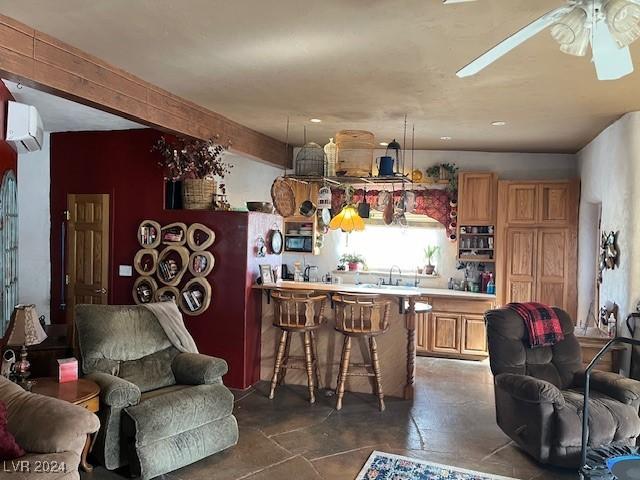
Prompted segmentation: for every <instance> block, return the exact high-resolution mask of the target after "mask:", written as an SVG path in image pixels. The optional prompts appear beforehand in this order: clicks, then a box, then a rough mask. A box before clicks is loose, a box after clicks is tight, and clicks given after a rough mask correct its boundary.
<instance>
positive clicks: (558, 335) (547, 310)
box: [507, 302, 564, 348]
mask: <svg viewBox="0 0 640 480" xmlns="http://www.w3.org/2000/svg"><path fill="white" fill-rule="evenodd" d="M507 308H509V309H510V310H513V311H514V312H516V313H517V314H518V315H520V317H521V318H522V320H523V321H524V324H525V325H526V327H527V331H528V332H529V345H530V346H531V348H536V347H550V346H552V345H555V344H556V343H558V342H560V341H562V340H564V333H562V325H560V319H559V318H558V315H557V314H556V312H555V310H553V308H551V307H550V306H548V305H543V304H541V303H534V302H531V303H509V304H508V305H507Z"/></svg>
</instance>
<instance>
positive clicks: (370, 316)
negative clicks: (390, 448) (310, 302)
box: [332, 293, 391, 412]
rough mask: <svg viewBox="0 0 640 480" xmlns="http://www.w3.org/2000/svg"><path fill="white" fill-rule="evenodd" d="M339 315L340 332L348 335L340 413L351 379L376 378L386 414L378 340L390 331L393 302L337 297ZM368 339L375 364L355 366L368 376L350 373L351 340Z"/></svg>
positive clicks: (342, 363) (376, 297)
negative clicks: (349, 377) (357, 377)
mask: <svg viewBox="0 0 640 480" xmlns="http://www.w3.org/2000/svg"><path fill="white" fill-rule="evenodd" d="M332 298H333V303H334V305H335V311H336V330H337V331H338V332H340V333H342V334H343V335H344V346H343V348H342V358H341V360H340V371H339V373H338V388H337V394H338V400H337V403H336V409H337V410H340V409H341V408H342V398H343V397H344V384H345V381H346V379H347V377H348V376H359V377H363V376H365V377H374V381H375V392H374V393H375V394H376V395H377V396H378V404H379V407H380V411H381V412H383V411H384V408H385V406H384V393H383V391H382V373H381V371H380V361H379V359H378V346H377V344H376V337H377V336H378V335H382V334H383V333H385V332H386V331H387V330H388V329H389V309H390V306H391V302H390V301H389V300H381V297H380V295H369V294H366V295H365V294H356V295H354V294H349V293H337V294H335V295H334V296H333V297H332ZM353 337H356V338H357V337H364V338H368V339H369V353H370V355H371V363H370V364H368V363H362V364H353V365H352V366H353V367H359V368H364V369H365V370H366V372H365V373H349V360H350V357H351V339H352V338H353ZM370 369H371V371H370Z"/></svg>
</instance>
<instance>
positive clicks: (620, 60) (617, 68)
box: [591, 20, 633, 80]
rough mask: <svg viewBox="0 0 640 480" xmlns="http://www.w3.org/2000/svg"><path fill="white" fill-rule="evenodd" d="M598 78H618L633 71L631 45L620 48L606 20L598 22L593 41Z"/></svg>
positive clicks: (592, 46)
mask: <svg viewBox="0 0 640 480" xmlns="http://www.w3.org/2000/svg"><path fill="white" fill-rule="evenodd" d="M591 49H592V50H593V63H594V65H595V67H596V74H597V75H598V80H618V79H620V78H622V77H626V76H627V75H629V74H631V73H633V60H632V59H631V52H630V51H629V47H624V48H618V45H617V43H616V41H615V40H614V38H613V37H612V36H611V33H610V32H609V27H608V26H607V24H606V23H605V22H604V21H602V20H601V21H598V22H596V25H595V29H594V32H593V38H592V41H591Z"/></svg>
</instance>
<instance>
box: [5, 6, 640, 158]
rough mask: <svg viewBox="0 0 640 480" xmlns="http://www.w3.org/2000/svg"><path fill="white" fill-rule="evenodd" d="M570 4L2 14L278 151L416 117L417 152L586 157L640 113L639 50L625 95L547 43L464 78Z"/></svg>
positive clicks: (398, 127) (389, 131)
mask: <svg viewBox="0 0 640 480" xmlns="http://www.w3.org/2000/svg"><path fill="white" fill-rule="evenodd" d="M563 3H565V0H479V1H476V2H465V3H459V4H453V5H443V3H442V0H403V1H398V0H312V1H308V2H305V1H300V0H278V1H265V0H234V1H228V0H227V1H224V0H180V1H175V0H135V1H131V0H102V1H98V0H93V1H87V0H56V1H51V0H19V1H18V0H0V11H1V12H2V13H3V14H5V15H8V16H10V17H13V18H15V19H17V20H19V21H22V22H24V23H26V24H27V25H30V26H32V27H34V28H36V29H38V30H41V31H43V32H45V33H47V34H49V35H52V36H54V37H56V38H58V39H60V40H62V41H65V42H67V43H69V44H70V45H73V46H75V47H77V48H80V49H82V50H84V51H86V52H88V53H91V54H93V55H96V56H97V57H100V58H101V59H104V60H105V61H107V62H109V63H111V64H113V65H115V66H117V67H120V68H123V69H125V70H127V71H129V72H131V73H133V74H135V75H138V76H139V77H141V78H143V79H144V80H146V81H148V82H151V83H154V84H156V85H158V86H160V87H162V88H164V89H166V90H169V91H171V92H173V93H175V94H177V95H180V96H182V97H184V98H187V99H189V100H192V101H193V102H195V103H197V104H199V105H203V106H205V107H208V108H210V109H211V110H214V111H216V112H219V113H221V114H223V115H226V116H227V117H229V118H231V119H232V120H235V121H237V122H239V123H241V124H243V125H246V126H248V127H250V128H253V129H255V130H258V131H260V132H263V133H265V134H267V135H270V136H272V137H274V138H279V139H281V140H284V138H285V123H286V118H287V116H290V117H291V126H292V127H291V132H290V136H289V141H290V142H292V143H293V144H296V145H299V144H301V143H302V141H303V134H302V133H303V126H304V125H305V124H306V125H307V139H308V140H311V141H316V142H318V143H321V144H324V143H326V141H327V140H328V138H329V137H331V136H334V135H335V132H336V131H338V130H342V129H350V128H355V129H365V130H370V131H372V132H374V133H375V135H376V139H377V141H378V142H380V141H390V140H391V139H392V138H394V137H395V138H398V139H399V140H401V138H402V137H403V133H402V131H403V118H404V115H405V114H407V115H408V122H409V130H411V126H412V125H413V124H414V123H415V128H416V136H415V145H416V148H419V149H434V150H443V149H448V150H484V151H519V152H568V153H574V152H576V151H577V150H579V149H580V148H582V147H583V146H584V145H585V144H587V143H588V142H589V141H591V139H593V138H594V137H595V136H596V135H597V134H598V133H600V132H601V131H602V130H603V129H604V128H605V127H607V126H608V125H609V124H611V123H612V122H614V121H615V120H616V119H618V118H619V117H620V116H621V115H622V114H624V113H626V112H629V111H633V110H640V41H639V42H636V43H635V44H634V45H633V48H632V54H633V56H634V58H635V60H636V73H635V74H633V75H630V76H628V77H626V78H624V79H622V80H618V81H613V82H599V81H598V80H597V79H596V75H595V72H594V68H593V65H592V63H591V62H590V59H589V57H588V56H587V57H584V58H578V57H572V56H570V55H565V54H563V53H561V52H560V49H559V47H558V44H557V43H556V42H555V41H554V40H553V39H552V38H551V35H550V34H549V32H548V31H545V32H543V33H541V34H540V35H538V36H536V37H535V38H533V39H531V40H530V41H528V42H526V43H525V44H524V45H522V46H520V47H519V48H518V49H517V50H515V51H513V52H511V53H510V54H508V55H507V56H505V57H504V58H502V59H500V60H499V61H498V62H496V63H495V64H493V65H492V66H491V67H489V68H487V69H486V70H484V71H483V72H482V73H481V74H479V75H476V76H474V77H470V78H466V79H459V78H457V77H456V75H455V72H456V71H457V70H459V69H460V68H461V67H462V66H464V65H466V64H467V63H469V62H470V61H471V60H473V59H474V58H476V57H477V56H478V55H480V54H481V53H483V52H485V51H486V50H487V49H489V48H490V47H492V46H494V45H495V44H496V43H498V42H499V41H501V40H503V39H504V38H505V37H507V36H508V35H510V34H512V33H513V32H515V31H517V30H518V29H520V28H522V27H523V26H524V25H527V24H528V23H530V22H531V21H533V20H534V19H536V18H538V17H540V16H541V15H542V14H544V13H545V12H547V11H549V10H551V9H554V8H557V7H559V6H560V5H562V4H563ZM313 117H316V118H320V119H322V123H320V124H311V123H309V119H310V118H313ZM494 121H506V122H507V125H505V126H503V127H493V126H491V123H492V122H494ZM409 137H410V135H409ZM441 137H451V139H450V140H443V139H441ZM407 144H408V145H409V144H410V142H408V143H407Z"/></svg>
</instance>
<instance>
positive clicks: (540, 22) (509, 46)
mask: <svg viewBox="0 0 640 480" xmlns="http://www.w3.org/2000/svg"><path fill="white" fill-rule="evenodd" d="M574 8H575V5H565V6H562V7H560V8H556V9H555V10H551V11H550V12H548V13H545V14H544V15H543V16H541V17H540V18H538V19H537V20H535V21H534V22H532V23H530V24H529V25H527V26H526V27H524V28H523V29H522V30H520V31H518V32H516V33H514V34H513V35H511V36H510V37H508V38H507V39H505V40H503V41H502V42H500V43H499V44H498V45H496V46H495V47H493V48H492V49H491V50H489V51H488V52H486V53H484V54H482V55H480V56H479V57H478V58H476V59H475V60H474V61H473V62H471V63H470V64H469V65H467V66H466V67H464V68H463V69H461V70H460V71H459V72H458V73H456V75H458V77H460V78H464V77H469V76H471V75H475V74H476V73H478V72H480V71H481V70H483V69H485V68H486V67H488V66H489V65H491V64H492V63H493V62H495V61H496V60H498V59H499V58H501V57H502V56H504V55H506V54H507V53H509V52H510V51H511V50H513V49H514V48H516V47H518V46H519V45H522V44H523V43H524V42H526V41H527V40H529V39H530V38H531V37H534V36H536V35H537V34H538V33H540V32H541V31H543V30H544V29H545V28H547V27H548V26H550V25H552V24H554V23H555V22H557V21H558V20H559V19H560V18H562V17H563V16H564V15H566V14H567V13H569V12H570V11H571V10H573V9H574Z"/></svg>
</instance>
